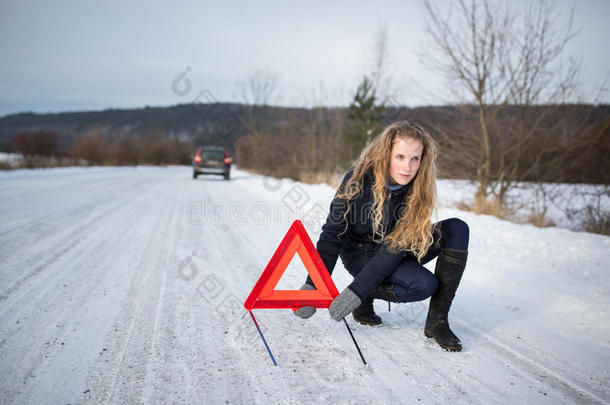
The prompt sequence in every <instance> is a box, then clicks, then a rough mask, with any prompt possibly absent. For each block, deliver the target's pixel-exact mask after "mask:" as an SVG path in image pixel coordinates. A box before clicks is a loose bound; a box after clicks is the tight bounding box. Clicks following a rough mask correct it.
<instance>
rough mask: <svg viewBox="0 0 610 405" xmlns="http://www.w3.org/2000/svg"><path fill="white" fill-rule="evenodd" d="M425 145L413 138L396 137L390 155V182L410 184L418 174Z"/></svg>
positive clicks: (393, 183) (392, 183)
mask: <svg viewBox="0 0 610 405" xmlns="http://www.w3.org/2000/svg"><path fill="white" fill-rule="evenodd" d="M423 152H424V145H423V144H422V143H421V142H420V141H418V140H416V139H413V138H396V139H395V140H394V145H393V146H392V155H391V156H390V184H391V185H396V184H400V185H402V186H404V185H405V184H409V182H410V181H411V180H413V178H414V177H415V175H416V174H417V171H418V170H419V165H420V163H421V155H422V153H423Z"/></svg>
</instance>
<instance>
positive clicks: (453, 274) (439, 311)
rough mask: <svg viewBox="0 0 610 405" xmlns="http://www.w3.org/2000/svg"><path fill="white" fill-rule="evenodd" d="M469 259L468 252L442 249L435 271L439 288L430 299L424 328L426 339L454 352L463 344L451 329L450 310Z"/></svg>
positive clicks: (460, 348)
mask: <svg viewBox="0 0 610 405" xmlns="http://www.w3.org/2000/svg"><path fill="white" fill-rule="evenodd" d="M467 257H468V252H467V251H466V250H457V249H441V252H440V254H439V256H438V258H437V259H436V268H435V269H434V275H435V276H436V278H437V279H438V288H437V289H436V292H435V293H434V295H433V296H432V298H430V308H429V310H428V317H427V318H426V326H425V328H424V334H425V335H426V337H429V338H434V339H435V340H436V342H437V343H438V344H439V345H440V346H441V347H442V348H443V349H445V350H449V351H452V352H459V351H460V350H462V343H461V342H460V339H458V337H457V336H455V334H454V333H453V332H452V331H451V329H450V328H449V321H448V315H449V308H450V307H451V303H452V302H453V298H454V297H455V291H456V290H457V288H458V286H459V285H460V280H461V279H462V274H463V273H464V268H465V267H466V259H467Z"/></svg>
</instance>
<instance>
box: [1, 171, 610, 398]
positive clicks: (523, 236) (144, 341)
mask: <svg viewBox="0 0 610 405" xmlns="http://www.w3.org/2000/svg"><path fill="white" fill-rule="evenodd" d="M232 177H233V178H232V180H231V181H224V180H223V179H222V177H221V176H200V177H199V178H198V179H197V180H193V179H192V178H191V169H190V168H189V167H186V166H183V167H180V166H175V167H167V168H155V167H137V168H116V167H93V168H58V169H46V170H38V169H36V170H15V171H8V172H1V173H0V218H1V219H2V220H1V221H0V321H1V322H0V362H1V363H0V364H1V365H2V367H1V369H0V370H1V371H0V395H1V397H0V398H1V400H0V402H2V403H28V404H29V403H72V404H73V403H90V402H92V403H99V402H103V403H140V402H142V403H223V404H224V403H252V402H253V403H319V402H335V403H350V404H351V403H366V404H369V403H387V404H395V403H422V404H425V403H449V402H451V403H477V404H488V403H505V404H514V403H548V404H558V403H559V404H561V403H609V402H610V388H609V381H608V380H609V374H610V372H609V367H608V363H609V360H610V316H609V314H608V309H607V307H608V304H609V291H610V288H609V287H610V285H609V279H608V277H609V276H608V269H609V266H608V262H609V261H610V238H609V237H606V236H601V235H594V234H588V233H584V232H572V231H569V230H567V229H560V228H535V227H533V226H531V225H518V224H514V223H510V222H506V221H502V220H499V219H497V218H494V217H489V216H484V215H480V216H477V215H473V214H470V213H468V212H464V211H459V210H456V209H454V208H450V207H441V209H440V210H439V213H438V219H443V218H448V217H459V218H462V219H464V220H465V221H466V222H467V223H468V224H469V225H470V229H471V243H470V253H469V263H468V266H467V269H466V272H465V274H464V277H463V280H462V284H461V286H460V289H459V290H458V293H457V296H456V299H455V301H454V305H453V307H452V311H451V317H450V319H451V324H452V327H453V330H454V331H455V332H456V334H457V335H458V336H459V337H460V338H461V340H462V343H463V345H464V350H463V351H462V352H460V353H448V352H445V351H443V350H441V349H440V348H439V347H438V346H437V345H436V344H435V343H434V342H432V341H429V340H428V339H427V338H425V336H424V335H423V322H424V320H425V316H426V311H427V303H428V302H427V301H424V302H420V303H410V304H398V305H392V308H391V311H390V312H388V310H387V304H386V303H383V302H379V301H376V303H375V305H376V310H377V312H378V313H379V314H380V315H381V316H382V318H383V320H384V324H383V325H381V326H379V327H367V326H363V325H359V324H357V323H355V322H354V321H353V320H352V319H351V316H349V317H348V323H349V324H350V326H351V327H352V328H353V332H354V335H355V337H356V339H357V340H358V343H359V344H360V347H361V349H362V352H363V355H364V356H365V358H366V360H367V362H368V365H366V366H364V365H363V364H362V362H361V360H360V358H359V356H358V353H357V352H356V349H355V347H354V345H353V343H352V341H351V339H350V337H349V334H348V332H347V330H346V328H345V325H344V324H343V323H337V322H335V321H333V320H331V319H330V317H329V316H328V311H327V310H318V313H316V314H315V315H314V316H313V317H312V318H310V319H308V320H302V319H299V318H297V317H295V316H294V315H293V314H292V313H291V311H290V310H272V309H267V310H259V309H255V310H254V314H255V316H256V318H257V320H258V322H259V323H260V324H261V326H262V328H263V332H264V334H265V337H266V339H267V341H268V343H269V345H270V347H271V350H272V351H273V354H274V356H275V358H276V360H277V361H278V364H279V365H278V366H277V367H274V366H273V364H272V363H271V361H270V359H269V357H268V355H267V352H266V350H265V348H264V346H263V343H262V341H261V339H260V338H259V336H258V333H257V331H256V329H255V327H254V325H253V322H252V320H251V318H250V316H249V315H248V314H247V312H245V311H244V309H243V302H244V300H245V299H246V297H247V296H248V294H249V293H250V290H251V289H252V287H253V286H254V283H255V282H256V280H257V279H258V277H259V275H260V273H261V272H262V271H263V269H264V268H265V266H266V264H267V262H268V261H269V259H270V258H271V256H272V255H273V252H274V251H275V249H276V247H277V245H278V243H279V242H280V241H281V239H282V238H283V236H284V234H285V233H286V231H287V230H288V228H289V226H290V224H291V223H292V221H293V220H294V219H301V220H302V221H303V223H304V224H305V226H306V228H307V230H308V232H309V235H310V236H311V238H312V240H313V241H314V243H315V242H316V240H317V238H318V236H319V232H320V227H321V225H322V222H323V220H324V218H325V216H326V214H327V210H328V206H329V203H330V201H331V198H332V196H333V194H334V190H333V189H332V188H331V187H329V186H327V185H306V184H302V183H297V182H293V181H290V180H286V179H283V180H280V179H271V178H267V177H263V176H259V175H255V174H251V173H247V172H244V171H240V170H238V169H237V168H234V171H233V173H232ZM452 187H453V189H459V184H458V185H455V183H452V182H448V181H441V182H439V188H440V190H439V191H440V195H441V197H442V196H443V195H444V194H447V193H451V191H450V190H451V188H452ZM448 190H449V191H448ZM447 205H449V204H447ZM433 266H434V263H430V265H429V266H428V267H429V268H430V269H433ZM304 276H305V270H304V267H303V266H302V264H301V263H300V260H299V259H298V258H295V259H294V260H293V262H292V263H291V264H290V266H289V268H288V270H287V271H286V274H285V275H284V278H283V279H282V280H281V281H280V286H281V287H283V288H295V289H296V288H298V287H299V286H300V285H301V283H302V282H303V280H304ZM333 280H334V281H335V283H336V285H337V288H338V289H339V290H340V291H341V290H342V289H343V288H345V287H346V286H347V285H348V284H349V283H350V281H351V277H350V276H349V274H348V273H347V272H346V271H345V270H344V269H343V267H342V264H341V261H340V260H339V261H338V262H337V267H336V269H335V271H334V273H333Z"/></svg>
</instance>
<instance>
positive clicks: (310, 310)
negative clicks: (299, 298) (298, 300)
mask: <svg viewBox="0 0 610 405" xmlns="http://www.w3.org/2000/svg"><path fill="white" fill-rule="evenodd" d="M315 289H316V287H314V286H312V285H309V284H307V283H305V284H303V285H302V286H301V288H299V290H315ZM315 313H316V309H315V308H314V307H301V308H299V309H297V310H296V311H294V314H295V315H296V316H298V317H299V318H303V319H307V318H310V317H311V316H312V315H313V314H315Z"/></svg>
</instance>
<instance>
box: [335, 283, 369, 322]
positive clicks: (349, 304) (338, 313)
mask: <svg viewBox="0 0 610 405" xmlns="http://www.w3.org/2000/svg"><path fill="white" fill-rule="evenodd" d="M361 303H362V300H360V298H358V296H357V295H356V294H354V292H353V291H352V290H350V289H349V288H346V289H345V290H343V292H342V293H341V294H339V295H337V296H336V297H335V299H334V300H333V302H331V303H330V306H329V307H328V312H330V317H331V318H333V319H334V320H335V321H337V322H339V321H340V320H341V319H343V318H345V317H346V316H347V315H348V314H349V313H350V312H352V311H353V310H354V309H356V308H357V307H358V306H359V305H360V304H361Z"/></svg>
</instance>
